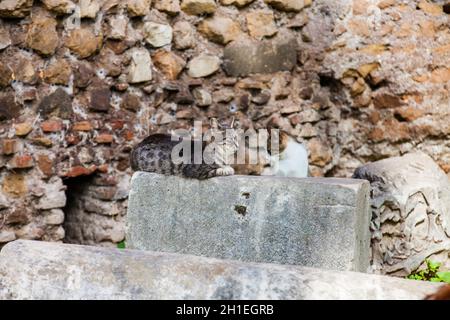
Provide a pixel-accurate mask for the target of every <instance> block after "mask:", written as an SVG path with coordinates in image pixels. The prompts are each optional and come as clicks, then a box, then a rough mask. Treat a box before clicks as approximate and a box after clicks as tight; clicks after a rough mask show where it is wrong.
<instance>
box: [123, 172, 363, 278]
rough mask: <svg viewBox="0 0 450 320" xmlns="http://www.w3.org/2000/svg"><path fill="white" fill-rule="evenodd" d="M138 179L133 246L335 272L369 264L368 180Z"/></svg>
mask: <svg viewBox="0 0 450 320" xmlns="http://www.w3.org/2000/svg"><path fill="white" fill-rule="evenodd" d="M131 184H132V186H131V190H130V195H129V203H128V213H127V227H126V229H127V235H126V239H127V244H128V246H129V247H130V248H134V249H142V250H151V251H163V252H177V253H188V254H194V255H201V256H208V257H215V258H228V259H236V260H241V261H250V262H274V263H281V264H295V265H304V266H311V267H319V268H325V269H333V270H353V271H366V270H367V268H368V266H369V264H368V263H369V238H370V234H369V218H370V217H369V207H368V196H369V195H368V188H369V184H368V183H367V181H363V180H350V179H331V178H330V179H323V178H322V179H321V178H310V179H299V178H282V177H262V176H230V177H218V178H212V179H208V180H206V181H199V180H193V179H184V178H180V177H176V176H162V175H158V174H153V173H147V172H137V173H135V174H134V176H133V178H132V182H131Z"/></svg>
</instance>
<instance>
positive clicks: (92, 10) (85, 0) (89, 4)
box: [79, 0, 100, 19]
mask: <svg viewBox="0 0 450 320" xmlns="http://www.w3.org/2000/svg"><path fill="white" fill-rule="evenodd" d="M79 5H80V18H91V19H95V17H96V16H97V13H98V12H99V11H100V3H99V1H98V0H80V2H79Z"/></svg>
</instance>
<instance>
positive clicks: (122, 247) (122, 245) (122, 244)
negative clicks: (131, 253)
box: [117, 240, 125, 249]
mask: <svg viewBox="0 0 450 320" xmlns="http://www.w3.org/2000/svg"><path fill="white" fill-rule="evenodd" d="M117 248H118V249H125V240H122V241H120V242H119V243H118V244H117Z"/></svg>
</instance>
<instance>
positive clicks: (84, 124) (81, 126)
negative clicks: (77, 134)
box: [72, 121, 93, 131]
mask: <svg viewBox="0 0 450 320" xmlns="http://www.w3.org/2000/svg"><path fill="white" fill-rule="evenodd" d="M92 129H93V128H92V124H91V123H90V122H89V121H80V122H75V123H74V124H73V127H72V130H73V131H91V130H92Z"/></svg>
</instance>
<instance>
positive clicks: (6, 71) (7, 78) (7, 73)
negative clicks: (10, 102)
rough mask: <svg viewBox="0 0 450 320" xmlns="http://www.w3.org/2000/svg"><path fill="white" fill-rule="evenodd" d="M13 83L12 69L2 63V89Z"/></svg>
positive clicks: (0, 78)
mask: <svg viewBox="0 0 450 320" xmlns="http://www.w3.org/2000/svg"><path fill="white" fill-rule="evenodd" d="M11 81H12V69H11V67H9V66H7V65H5V64H3V63H1V62H0V88H3V87H7V86H9V84H10V83H11Z"/></svg>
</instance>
